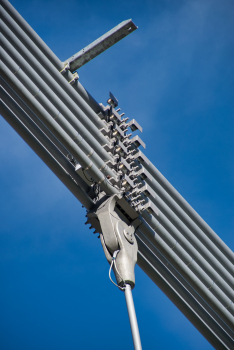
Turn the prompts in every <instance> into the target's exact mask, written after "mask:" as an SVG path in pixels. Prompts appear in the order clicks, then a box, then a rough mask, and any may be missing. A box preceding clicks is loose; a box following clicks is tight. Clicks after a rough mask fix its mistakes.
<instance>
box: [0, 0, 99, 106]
mask: <svg viewBox="0 0 234 350" xmlns="http://www.w3.org/2000/svg"><path fill="white" fill-rule="evenodd" d="M1 6H2V8H4V9H5V10H6V11H7V12H8V14H9V15H10V16H11V17H12V18H13V19H14V21H15V22H16V23H17V24H18V25H19V26H20V27H21V28H22V29H23V31H24V32H25V33H26V34H27V35H28V37H29V38H30V39H31V40H32V41H33V42H34V43H35V45H36V46H37V47H38V48H39V49H40V50H41V51H42V53H43V54H44V55H45V56H46V57H47V58H48V60H49V61H50V62H51V63H52V64H53V65H54V66H55V68H56V69H57V70H58V71H61V70H62V69H63V67H64V64H63V62H61V61H60V59H59V58H58V57H57V56H56V55H55V54H54V52H53V51H52V50H51V49H50V48H49V47H48V46H47V45H46V43H45V42H44V41H43V40H42V39H41V38H40V37H39V35H38V34H37V33H36V32H35V31H34V30H33V29H32V27H31V26H30V25H29V24H28V23H27V22H26V21H25V19H24V18H23V17H22V16H21V15H20V14H19V12H18V11H17V10H16V9H15V8H14V7H13V6H12V5H11V4H10V2H9V1H2V2H1ZM65 78H66V79H67V80H68V81H71V79H72V78H73V75H72V73H71V72H70V71H68V74H66V75H65ZM72 87H73V88H74V89H75V90H76V91H77V92H78V93H79V95H80V96H81V97H82V98H83V99H84V100H85V102H86V103H88V105H89V106H90V107H91V108H92V109H93V110H94V112H95V113H99V112H101V111H102V108H101V106H100V105H99V104H98V102H97V101H96V100H95V99H94V98H93V97H92V96H91V95H90V94H89V92H88V91H87V90H85V88H84V87H83V86H82V85H81V83H80V82H79V80H76V81H75V83H74V84H73V85H72Z"/></svg>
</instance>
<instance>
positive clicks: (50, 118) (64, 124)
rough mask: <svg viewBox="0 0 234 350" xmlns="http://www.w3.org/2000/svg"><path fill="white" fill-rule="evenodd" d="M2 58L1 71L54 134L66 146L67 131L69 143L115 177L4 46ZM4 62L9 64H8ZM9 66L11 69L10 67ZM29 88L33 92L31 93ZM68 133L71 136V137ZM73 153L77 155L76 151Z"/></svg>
mask: <svg viewBox="0 0 234 350" xmlns="http://www.w3.org/2000/svg"><path fill="white" fill-rule="evenodd" d="M1 58H2V63H1V66H0V71H1V74H2V76H3V77H4V79H5V80H6V81H7V82H8V84H9V85H10V86H11V87H12V88H13V89H14V90H16V91H17V94H18V95H19V96H20V97H21V98H22V99H23V100H24V101H26V102H27V104H28V105H29V107H30V108H31V109H32V110H33V111H34V112H35V113H36V115H37V116H38V118H40V119H41V120H42V121H43V123H44V124H45V125H46V126H47V127H48V128H49V129H51V130H52V131H53V133H54V134H55V133H56V135H55V136H56V137H57V139H58V140H60V142H61V143H63V144H64V146H65V143H64V138H63V140H61V132H62V133H64V131H65V132H66V134H67V136H66V139H67V142H68V141H69V143H71V142H72V143H75V144H76V145H77V147H79V148H80V149H81V150H82V151H83V152H84V153H85V154H87V155H89V158H90V159H91V160H92V161H93V162H94V163H95V164H96V165H97V167H98V169H102V172H103V173H104V174H106V175H109V176H110V177H115V174H114V173H113V172H112V170H111V169H110V168H109V167H108V166H107V165H106V164H105V159H102V158H100V157H99V156H98V155H97V154H96V152H94V151H93V150H92V148H91V147H90V146H89V145H88V143H87V142H86V141H85V139H83V138H82V137H81V136H80V135H79V133H77V131H76V130H75V129H74V128H73V127H72V126H71V125H70V123H69V122H68V121H67V120H66V119H65V118H64V117H63V115H62V114H60V113H59V111H58V110H56V109H55V108H54V106H53V105H52V104H51V103H50V101H49V100H48V99H46V97H45V96H44V95H43V94H42V93H37V92H38V88H37V87H36V85H35V84H33V83H32V82H31V81H30V79H29V78H28V77H27V76H26V74H25V73H24V72H23V71H22V70H21V69H20V68H19V66H18V65H17V64H16V63H15V62H14V61H13V60H12V59H11V57H10V56H9V55H8V54H7V53H6V52H5V50H4V49H3V48H2V49H1ZM4 62H5V63H6V64H7V66H6V65H5V63H4ZM8 67H9V68H10V69H8ZM10 70H11V71H10ZM14 73H15V74H14ZM17 78H18V79H19V80H20V81H21V82H22V83H23V85H24V86H26V88H25V87H24V86H23V85H22V84H21V83H20V81H19V80H18V79H17ZM28 89H29V91H30V92H31V93H29V91H28ZM38 101H39V102H40V103H41V104H42V106H43V107H46V110H45V109H44V108H43V107H42V106H41V105H40V103H38ZM47 111H49V112H50V115H49V113H47ZM56 124H57V125H56ZM56 130H57V131H56ZM62 130H63V131H62ZM68 135H69V136H70V138H69V139H68ZM90 137H91V136H90ZM70 146H71V145H70ZM65 147H66V146H65ZM77 147H76V149H77ZM66 148H67V147H66ZM67 149H68V148H67ZM77 150H78V149H77ZM69 152H71V153H72V151H71V148H69ZM72 154H73V156H75V154H74V152H73V153H72ZM77 160H78V159H77Z"/></svg>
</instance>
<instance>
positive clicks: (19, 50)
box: [1, 23, 113, 161]
mask: <svg viewBox="0 0 234 350" xmlns="http://www.w3.org/2000/svg"><path fill="white" fill-rule="evenodd" d="M1 31H2V37H1V44H2V47H3V48H4V50H5V51H6V52H7V53H8V55H10V57H12V59H13V60H14V61H15V62H17V64H18V65H19V66H20V67H21V69H23V70H24V72H25V73H26V74H27V76H28V77H29V78H30V79H31V81H32V82H33V83H34V84H36V85H37V86H38V88H39V89H40V91H41V92H42V93H43V94H44V95H46V97H47V98H48V99H49V100H50V102H51V103H53V105H54V106H55V107H56V108H57V109H58V111H59V112H61V113H62V114H63V115H64V116H66V119H67V120H68V121H69V123H71V125H72V126H73V127H74V128H75V129H76V130H77V131H79V132H80V133H81V134H82V136H83V137H85V139H86V141H87V142H88V143H89V144H90V145H91V146H92V147H93V148H95V150H96V152H97V153H98V154H99V156H101V157H102V158H103V159H106V160H110V161H112V160H113V158H112V156H111V155H110V154H108V152H106V151H105V149H104V148H103V147H102V146H103V145H105V144H109V141H108V139H107V138H106V137H105V136H104V135H103V134H102V133H101V132H100V131H99V129H98V128H97V127H96V126H95V125H94V124H93V123H92V122H91V121H90V120H89V119H88V118H87V116H86V115H85V114H84V112H82V111H81V110H80V109H79V107H78V106H77V105H76V104H75V102H74V101H72V106H73V107H72V111H71V109H70V107H69V106H70V105H69V99H70V98H69V97H67V96H66V98H65V95H66V93H65V92H64V91H63V89H62V88H61V87H60V86H59V85H58V84H57V83H56V82H54V81H53V79H50V78H49V75H48V73H47V71H46V70H45V69H44V68H43V67H42V66H41V65H40V63H39V62H37V61H36V60H35V58H34V57H33V56H32V55H31V54H30V52H29V51H28V50H27V49H26V48H25V47H24V46H23V44H22V43H21V42H20V41H19V39H18V38H17V37H16V36H15V35H14V34H13V33H12V32H11V31H10V30H9V29H8V28H7V26H6V25H5V24H4V23H3V24H2V25H1ZM5 35H6V36H7V38H6V36H5ZM9 40H10V41H9ZM29 63H30V64H29ZM58 74H59V73H58ZM63 80H64V79H63ZM64 82H65V83H66V84H68V83H67V82H66V80H64ZM68 85H69V84H68ZM78 114H79V116H81V117H82V119H81V120H79V119H77V117H76V115H78Z"/></svg>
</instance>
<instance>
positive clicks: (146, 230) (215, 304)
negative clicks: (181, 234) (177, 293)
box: [136, 220, 233, 329]
mask: <svg viewBox="0 0 234 350" xmlns="http://www.w3.org/2000/svg"><path fill="white" fill-rule="evenodd" d="M139 230H140V231H141V232H142V233H143V234H144V235H145V236H146V237H147V239H148V240H149V241H150V242H152V244H153V245H154V246H155V247H156V248H157V249H158V250H159V251H160V252H161V253H162V254H163V256H164V257H165V258H166V259H167V260H168V261H169V262H170V263H171V264H172V265H173V266H174V267H175V268H176V270H177V271H178V272H179V273H180V274H181V275H182V276H183V277H184V278H185V279H186V281H188V283H189V284H190V285H191V286H192V287H193V288H194V289H195V290H196V291H197V293H198V294H199V295H200V296H201V297H202V298H203V299H204V300H205V301H206V302H207V303H208V305H210V306H211V307H212V308H213V310H214V311H215V312H216V313H217V315H219V316H220V317H221V318H222V319H223V320H224V321H225V322H226V323H227V325H228V326H229V327H230V328H231V329H233V316H232V315H231V313H230V312H229V311H228V309H227V308H225V307H224V306H223V305H222V304H221V302H220V301H219V300H218V299H217V298H216V297H215V296H214V295H213V294H212V292H211V291H212V289H208V288H209V285H207V284H203V283H202V282H201V281H200V280H199V278H198V277H197V276H196V275H195V274H194V273H193V272H192V271H191V270H190V269H189V266H188V264H189V262H190V261H191V260H189V259H188V260H187V263H186V262H184V261H185V260H184V261H182V260H181V259H180V258H179V256H178V255H177V254H178V253H177V254H176V253H175V250H178V251H181V254H185V252H183V250H182V248H181V247H180V246H179V244H177V243H176V241H173V239H171V238H170V236H169V237H168V233H167V231H166V230H165V229H164V228H163V227H162V226H161V225H158V227H154V230H153V229H152V228H151V227H150V226H149V225H148V224H147V223H146V222H145V221H144V220H143V221H142V224H141V225H140V226H139V228H138V229H137V231H136V233H137V232H138V231H139ZM160 236H162V238H161V237H160ZM164 236H166V239H165V241H164V240H163V237H164ZM170 239H171V240H170ZM215 287H216V286H215V285H214V286H213V288H215Z"/></svg>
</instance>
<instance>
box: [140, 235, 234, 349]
mask: <svg viewBox="0 0 234 350" xmlns="http://www.w3.org/2000/svg"><path fill="white" fill-rule="evenodd" d="M138 245H139V252H138V257H137V264H138V265H139V267H140V268H141V269H142V270H143V271H144V272H145V273H146V274H147V275H148V276H149V277H150V278H151V280H152V281H153V282H154V283H155V284H156V285H157V286H158V287H159V288H160V289H161V290H162V291H163V293H164V294H165V295H167V297H168V298H169V299H170V300H171V301H172V302H173V303H174V304H175V305H176V307H177V308H178V309H179V310H180V311H181V312H182V313H183V314H184V315H185V316H186V317H187V318H188V319H189V321H190V322H191V323H192V324H193V325H194V326H195V327H196V328H197V329H198V331H199V332H200V333H201V334H202V335H203V336H204V337H205V338H206V339H207V340H208V341H209V342H210V344H211V345H212V346H213V347H214V348H215V349H217V350H220V349H230V350H232V349H233V339H232V338H230V337H229V336H228V335H227V334H225V333H224V332H222V329H219V328H218V327H217V324H215V321H214V320H213V319H212V318H211V317H209V315H208V314H206V313H203V312H202V308H201V306H200V305H199V303H198V304H197V302H196V301H195V300H194V299H193V298H191V295H190V293H189V292H188V291H187V290H186V288H184V287H183V286H182V285H181V284H180V283H179V281H178V280H177V279H176V278H175V277H174V276H173V275H172V274H171V273H170V271H168V269H167V267H166V266H165V265H164V264H163V263H162V262H161V261H160V260H159V259H157V258H156V259H155V258H154V257H153V256H152V257H150V255H151V254H150V251H149V250H148V251H147V252H146V251H145V248H144V245H143V243H142V242H141V241H140V240H138ZM146 256H147V257H146ZM152 259H153V261H152ZM216 329H217V333H216V331H215V330H216Z"/></svg>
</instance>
